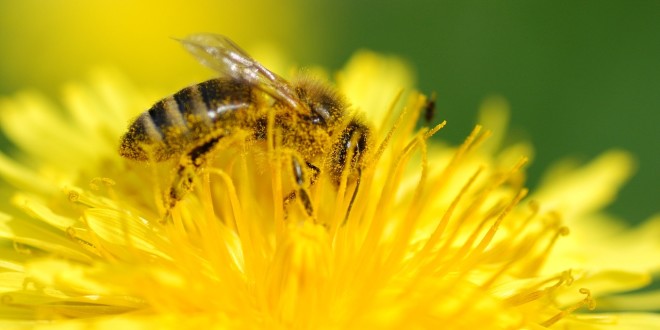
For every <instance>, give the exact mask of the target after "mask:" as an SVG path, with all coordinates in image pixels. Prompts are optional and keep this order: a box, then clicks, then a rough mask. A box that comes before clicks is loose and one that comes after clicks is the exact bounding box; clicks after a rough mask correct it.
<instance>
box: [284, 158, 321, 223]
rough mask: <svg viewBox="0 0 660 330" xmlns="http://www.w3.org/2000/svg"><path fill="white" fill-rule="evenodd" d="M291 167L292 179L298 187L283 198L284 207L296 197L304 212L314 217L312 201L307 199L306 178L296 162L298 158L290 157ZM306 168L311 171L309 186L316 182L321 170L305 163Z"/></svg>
mask: <svg viewBox="0 0 660 330" xmlns="http://www.w3.org/2000/svg"><path fill="white" fill-rule="evenodd" d="M291 165H292V170H293V177H294V179H295V184H296V185H297V186H298V188H297V189H296V190H294V191H292V192H291V193H289V195H287V196H286V197H285V198H284V207H285V209H286V208H287V206H288V205H289V204H290V203H291V202H292V201H293V200H295V199H296V197H298V198H299V199H300V202H301V203H302V206H303V208H304V209H305V212H306V213H307V215H308V216H309V217H312V218H313V217H314V206H313V205H312V200H311V199H310V197H309V193H308V192H307V189H306V187H305V186H306V185H305V183H306V178H305V171H304V170H303V168H302V165H301V164H300V161H299V160H298V157H296V156H293V155H292V156H291ZM306 165H307V167H308V168H309V169H310V170H311V172H312V175H311V176H310V178H309V183H310V185H312V184H314V183H315V182H316V179H317V178H318V176H319V173H320V172H321V170H320V169H319V168H318V167H316V166H314V165H313V164H311V163H309V162H306Z"/></svg>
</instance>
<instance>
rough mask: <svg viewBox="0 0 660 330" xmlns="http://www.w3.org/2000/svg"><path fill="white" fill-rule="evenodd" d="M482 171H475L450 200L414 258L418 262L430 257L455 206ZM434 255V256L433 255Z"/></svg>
mask: <svg viewBox="0 0 660 330" xmlns="http://www.w3.org/2000/svg"><path fill="white" fill-rule="evenodd" d="M481 171H483V167H480V168H479V169H477V171H475V173H474V174H473V175H472V176H471V177H470V179H468V181H467V182H466V183H465V185H463V187H462V188H461V190H460V191H459V192H458V194H456V197H454V200H452V202H451V204H449V207H448V208H447V210H445V212H444V213H443V215H442V218H441V219H440V221H438V224H437V225H436V227H435V230H433V233H432V234H431V236H430V237H429V238H428V240H427V241H426V242H425V243H424V246H423V247H422V250H420V251H419V252H418V253H417V254H416V256H417V259H418V262H421V261H422V260H425V259H427V258H429V257H431V256H432V254H431V252H432V251H433V250H434V249H435V248H436V245H437V244H438V242H439V241H440V238H441V237H442V234H443V233H444V231H445V228H447V224H448V223H449V219H451V217H452V215H453V214H454V210H455V209H456V206H457V205H458V203H459V202H460V201H461V199H462V198H463V196H465V195H466V193H467V191H468V189H469V188H470V187H471V186H472V185H473V184H474V182H475V180H476V179H477V177H479V174H480V173H481ZM433 255H434V254H433Z"/></svg>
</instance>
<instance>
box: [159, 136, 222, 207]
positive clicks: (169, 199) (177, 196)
mask: <svg viewBox="0 0 660 330" xmlns="http://www.w3.org/2000/svg"><path fill="white" fill-rule="evenodd" d="M222 137H223V135H217V136H214V137H213V138H211V139H209V140H208V141H205V142H203V143H200V144H198V145H196V146H194V147H193V148H191V149H189V150H188V151H187V152H185V153H183V155H181V158H180V160H179V164H178V165H177V167H176V170H175V172H174V178H173V180H172V185H171V186H170V188H169V190H168V191H166V192H165V194H164V196H163V201H164V204H165V209H166V213H168V214H169V213H170V212H171V210H172V209H173V208H174V207H175V206H176V204H177V203H178V202H179V201H180V200H182V199H183V197H184V196H185V195H186V194H187V193H188V192H190V191H191V190H192V188H193V184H194V180H195V177H196V176H197V175H198V173H199V171H200V169H201V168H202V167H203V166H204V164H206V162H207V161H208V155H209V154H210V153H211V152H212V151H213V150H215V147H216V145H217V144H218V141H220V139H222Z"/></svg>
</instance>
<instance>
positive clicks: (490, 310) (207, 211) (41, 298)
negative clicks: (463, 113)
mask: <svg viewBox="0 0 660 330" xmlns="http://www.w3.org/2000/svg"><path fill="white" fill-rule="evenodd" d="M408 72H409V71H408V70H407V69H406V67H405V65H404V64H402V63H401V62H400V61H398V60H397V59H394V58H384V57H381V56H378V55H376V54H372V53H367V52H362V53H359V54H357V55H355V56H354V57H353V59H352V60H351V61H350V63H349V64H348V65H347V67H346V69H345V70H343V71H342V72H340V74H339V75H338V79H337V81H338V86H337V87H338V89H339V90H340V91H342V92H343V93H344V94H346V95H347V96H348V98H349V99H350V100H351V102H352V104H353V107H352V108H353V110H354V111H364V112H367V113H368V114H365V115H364V117H365V120H367V121H368V122H369V123H370V125H371V127H372V130H373V143H372V145H371V150H370V157H369V160H368V165H367V167H366V169H365V170H364V171H363V172H362V174H361V178H360V186H359V190H358V194H357V195H356V198H355V200H352V194H353V191H354V190H355V189H356V187H355V183H350V182H349V183H347V181H346V180H344V181H343V182H342V184H340V186H339V188H336V187H334V185H333V184H332V183H331V182H330V180H328V177H326V176H325V175H324V174H321V176H320V177H319V179H318V181H317V182H316V183H315V184H314V185H313V186H311V187H309V191H310V197H311V201H312V204H313V207H314V210H315V214H316V217H315V218H314V219H310V218H308V217H307V216H306V213H305V211H304V208H303V206H302V203H300V202H299V200H297V201H296V202H293V203H291V204H289V205H288V206H287V207H286V208H285V206H284V204H283V200H284V198H285V196H286V195H287V193H288V191H289V190H288V189H290V187H291V182H292V181H293V176H292V174H291V173H289V171H287V169H288V168H289V167H290V159H288V156H287V155H289V153H290V151H289V150H284V149H283V148H281V147H279V146H278V144H277V138H276V137H277V136H278V134H282V132H278V131H270V132H271V134H270V135H269V139H268V142H267V143H266V146H264V147H261V146H256V145H254V144H251V145H246V144H245V143H244V142H242V141H241V140H239V139H237V140H236V141H233V144H234V145H235V146H232V147H228V148H225V149H223V150H220V151H218V152H217V156H216V158H215V160H214V163H213V164H212V165H210V166H208V167H207V168H206V169H205V171H203V173H202V174H201V175H200V177H199V178H198V179H197V180H196V184H195V187H194V189H193V191H192V192H190V193H189V194H187V195H186V196H185V198H184V199H183V200H182V201H181V202H180V203H179V204H178V205H177V206H176V207H175V208H174V210H173V211H172V213H171V219H164V217H163V215H162V212H161V211H160V210H159V203H160V196H161V195H162V191H163V189H166V187H167V184H168V182H169V180H171V176H170V174H169V173H170V170H171V169H169V168H167V167H166V166H155V165H153V166H145V165H143V164H137V163H133V162H129V161H126V160H123V159H121V158H120V157H119V155H118V154H117V152H116V150H117V145H118V139H119V137H120V136H121V134H122V133H123V131H124V130H125V128H126V124H127V123H128V122H129V121H130V119H131V118H132V117H133V116H135V115H136V114H137V113H136V112H135V111H137V109H144V108H146V106H147V105H148V101H147V100H148V97H145V96H143V95H140V93H138V92H136V91H135V89H134V88H132V87H131V86H130V84H128V83H126V82H124V81H123V80H122V79H121V78H120V77H118V76H117V75H108V74H99V75H96V76H95V78H94V79H93V82H92V84H86V85H71V86H68V87H67V89H66V93H65V95H66V97H65V107H64V108H63V109H62V110H63V111H60V109H57V108H56V107H55V106H54V105H52V104H50V103H49V102H48V101H47V100H44V99H43V98H41V97H39V96H38V95H36V94H30V93H25V94H19V95H17V96H15V97H13V98H11V99H6V100H3V101H2V104H1V105H0V106H1V109H0V116H2V118H0V119H1V121H0V125H2V129H3V131H4V132H5V133H6V135H7V136H8V137H9V138H10V139H11V141H13V142H14V143H15V145H16V147H17V149H16V150H14V151H7V154H4V155H1V156H0V174H1V175H2V177H3V178H4V180H5V181H6V183H7V184H5V186H4V187H3V188H2V190H1V194H2V195H1V196H4V197H5V198H6V199H5V202H2V204H0V206H1V207H2V210H3V213H2V214H1V215H0V223H1V225H0V237H2V238H3V241H2V242H3V244H2V245H0V248H1V249H2V250H1V253H0V267H2V272H1V273H0V276H1V279H0V285H1V288H2V293H1V303H2V304H1V305H0V326H2V327H3V328H7V327H44V328H45V327H55V328H72V329H73V328H88V327H95V328H101V329H110V328H119V327H121V328H122V329H139V328H144V329H154V328H157V329H167V328H172V329H181V328H191V329H193V328H195V329H196V328H201V329H211V328H218V329H224V328H240V329H244V328H269V329H270V328H282V329H285V328H298V329H304V328H309V329H317V328H337V329H347V328H356V329H364V328H397V329H398V328H453V329H460V328H467V329H484V328H492V329H513V328H531V329H541V328H546V327H549V328H581V329H584V328H588V329H598V328H603V329H606V328H610V327H613V328H634V327H636V326H637V327H644V328H648V327H651V326H653V327H656V328H657V327H659V326H660V318H658V316H657V315H655V314H652V313H634V314H631V313H618V311H628V312H631V311H632V312H640V311H652V310H657V309H658V308H659V307H660V303H658V299H654V297H655V298H657V297H658V294H657V293H653V292H650V293H645V295H647V301H649V303H647V304H646V305H643V306H640V305H639V304H638V305H629V306H631V307H627V306H623V308H622V307H621V306H617V305H616V303H617V302H618V303H621V302H624V303H629V302H631V301H634V300H635V299H634V298H630V297H626V296H617V295H616V294H617V293H621V292H625V291H630V290H633V289H636V288H640V287H643V286H645V285H646V284H648V283H649V281H650V274H651V272H653V271H657V270H658V268H659V266H660V260H658V258H654V256H657V255H658V252H660V244H659V243H658V240H657V237H660V236H658V235H660V219H654V220H652V221H650V222H648V224H647V225H646V226H645V227H644V228H643V229H644V230H643V231H641V229H640V231H639V232H637V231H623V230H618V231H616V229H618V228H615V224H614V223H613V222H612V221H610V220H607V219H605V218H604V216H603V215H601V214H599V213H597V211H598V209H599V208H600V207H602V206H603V205H604V204H605V203H606V202H607V201H609V200H610V199H611V198H612V197H613V195H614V194H615V192H616V190H617V188H618V187H619V185H620V184H621V182H622V181H623V180H624V179H625V178H626V177H627V175H628V173H629V171H630V163H631V161H630V157H629V156H628V155H627V154H625V153H624V152H620V151H613V152H609V153H606V154H605V155H603V156H601V157H599V158H598V159H596V160H594V161H592V162H591V163H589V164H586V165H584V166H580V167H572V168H571V167H568V166H562V167H560V168H558V169H556V170H554V171H553V172H552V173H551V174H552V176H549V177H548V179H547V183H546V184H545V185H544V186H543V187H542V188H541V189H540V190H539V191H538V192H537V193H536V194H533V195H531V196H528V195H530V194H529V193H528V191H527V189H526V188H525V186H524V179H525V175H524V169H523V168H524V165H525V163H526V161H527V159H526V156H525V155H528V154H530V153H531V150H530V147H529V146H528V145H527V144H525V143H520V144H514V145H509V146H501V145H500V141H501V140H502V136H503V132H504V130H505V129H506V128H505V126H506V120H503V118H506V111H507V110H506V104H505V102H503V101H502V100H500V99H491V100H489V101H487V102H486V103H485V104H484V109H483V113H484V118H483V123H484V125H485V127H487V128H488V129H486V128H482V126H477V127H476V128H475V129H474V130H473V131H472V132H471V133H470V134H469V136H468V137H467V139H466V140H465V142H464V143H463V144H462V145H460V146H458V147H453V146H448V145H444V144H440V143H436V142H430V140H429V139H430V137H431V136H432V135H434V134H436V133H437V131H438V130H439V129H441V128H442V126H443V125H444V123H443V124H441V125H438V126H436V127H432V128H422V129H417V128H416V127H417V126H416V124H417V119H418V117H419V115H420V113H421V112H422V111H424V106H425V104H426V98H425V97H424V96H422V95H420V94H418V93H417V92H414V91H412V89H411V86H410V84H411V81H412V78H411V76H410V75H409V74H408ZM401 89H403V90H404V91H405V93H401V92H400V90H401ZM491 132H492V133H491ZM9 154H11V156H9ZM287 164H289V165H287ZM7 201H9V202H7ZM351 203H352V204H351ZM349 205H352V206H350V212H348V209H349ZM628 251H630V253H634V254H635V255H629V254H630V253H627V252H628ZM654 295H655V296H654ZM601 297H602V300H603V301H604V302H608V305H607V309H606V310H605V312H599V313H589V312H587V311H588V310H591V309H594V307H596V300H598V301H601ZM596 311H597V312H598V309H596Z"/></svg>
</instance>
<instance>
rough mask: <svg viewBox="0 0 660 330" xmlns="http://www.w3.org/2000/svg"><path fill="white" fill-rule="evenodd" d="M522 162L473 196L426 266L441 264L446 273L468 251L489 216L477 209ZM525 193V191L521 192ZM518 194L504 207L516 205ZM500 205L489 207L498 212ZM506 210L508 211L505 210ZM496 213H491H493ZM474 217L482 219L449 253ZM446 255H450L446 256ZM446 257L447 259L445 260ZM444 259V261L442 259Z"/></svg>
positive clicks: (443, 271) (519, 196) (518, 198)
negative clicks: (450, 251)
mask: <svg viewBox="0 0 660 330" xmlns="http://www.w3.org/2000/svg"><path fill="white" fill-rule="evenodd" d="M522 164H524V160H521V161H519V162H518V163H517V164H516V165H515V166H514V167H513V168H512V169H511V170H510V171H509V172H507V173H505V174H502V175H500V176H499V177H497V178H496V179H494V180H492V182H491V183H490V185H488V186H487V187H485V188H484V189H483V190H482V191H481V192H479V194H478V195H477V196H475V198H474V200H473V201H472V203H470V205H468V206H467V207H465V208H464V210H463V213H462V214H459V215H458V219H456V220H455V222H454V223H453V231H451V232H450V233H449V235H448V236H447V237H446V238H445V240H444V241H443V245H442V246H441V247H440V249H439V250H438V251H436V253H435V258H434V260H433V261H430V262H429V264H428V267H433V265H434V264H436V265H438V264H439V265H443V267H442V270H441V272H442V273H443V274H446V272H448V271H450V270H451V269H452V268H453V265H454V264H455V263H456V262H458V261H459V260H461V259H462V258H463V257H464V256H465V254H466V253H468V252H469V249H470V248H471V247H472V243H473V242H474V240H475V239H476V237H477V234H478V233H479V232H480V231H481V228H482V227H483V226H484V224H485V222H484V221H486V220H487V219H489V218H490V217H489V216H484V215H480V214H478V210H480V209H481V207H482V205H483V204H484V203H485V202H486V200H487V197H489V195H490V194H491V192H493V191H495V189H496V188H498V187H500V186H501V185H502V184H504V183H505V182H506V181H507V179H508V178H509V177H510V176H511V175H513V174H514V173H516V172H517V171H518V170H519V169H520V167H521V166H522ZM522 193H523V195H522V196H524V194H526V191H524V192H522ZM522 196H521V195H520V192H519V193H518V194H517V195H516V196H514V198H513V199H512V201H511V202H510V203H509V204H508V205H509V207H508V208H505V210H506V209H510V208H512V207H513V206H514V205H516V204H517V203H518V202H519V200H520V199H521V198H522ZM501 207H504V205H502V206H498V205H496V206H495V207H494V208H492V209H491V213H492V212H499V211H497V210H500V209H501ZM507 212H508V211H507ZM495 214H497V213H493V215H495ZM474 219H483V220H481V221H479V223H478V226H477V228H475V229H472V230H470V231H469V233H470V234H469V236H468V238H467V239H466V241H464V242H462V243H460V245H459V246H460V247H459V248H458V251H456V252H452V253H449V250H451V249H453V248H454V247H455V242H456V240H457V239H458V237H459V236H460V235H462V234H465V233H466V231H467V230H469V229H468V227H466V224H467V223H469V222H470V220H474ZM447 256H451V257H449V258H447ZM446 259H448V260H446ZM443 260H445V261H443Z"/></svg>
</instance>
